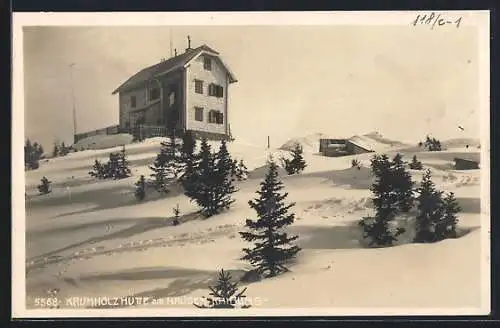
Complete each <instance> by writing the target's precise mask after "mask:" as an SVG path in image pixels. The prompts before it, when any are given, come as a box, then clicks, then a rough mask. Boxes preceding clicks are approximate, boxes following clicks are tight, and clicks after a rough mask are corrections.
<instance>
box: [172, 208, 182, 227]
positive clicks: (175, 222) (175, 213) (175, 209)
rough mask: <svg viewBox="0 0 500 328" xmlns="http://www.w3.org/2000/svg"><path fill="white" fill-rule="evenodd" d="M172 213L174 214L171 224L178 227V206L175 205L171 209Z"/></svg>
mask: <svg viewBox="0 0 500 328" xmlns="http://www.w3.org/2000/svg"><path fill="white" fill-rule="evenodd" d="M172 210H173V212H174V220H173V224H174V225H179V223H180V213H181V211H180V209H179V204H177V206H176V207H174V208H173V209H172Z"/></svg>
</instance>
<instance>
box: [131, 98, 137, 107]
mask: <svg viewBox="0 0 500 328" xmlns="http://www.w3.org/2000/svg"><path fill="white" fill-rule="evenodd" d="M135 106H137V99H136V98H135V96H131V97H130V107H132V108H135Z"/></svg>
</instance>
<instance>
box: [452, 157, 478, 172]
mask: <svg viewBox="0 0 500 328" xmlns="http://www.w3.org/2000/svg"><path fill="white" fill-rule="evenodd" d="M454 161H455V169H456V170H477V169H479V159H475V158H462V157H455V158H454Z"/></svg>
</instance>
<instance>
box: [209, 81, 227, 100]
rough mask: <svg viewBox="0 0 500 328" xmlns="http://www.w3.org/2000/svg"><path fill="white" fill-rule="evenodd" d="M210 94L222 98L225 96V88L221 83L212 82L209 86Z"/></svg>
mask: <svg viewBox="0 0 500 328" xmlns="http://www.w3.org/2000/svg"><path fill="white" fill-rule="evenodd" d="M208 95H209V96H214V97H217V98H222V97H224V88H223V87H221V86H220V85H217V84H213V83H212V84H210V85H209V86H208Z"/></svg>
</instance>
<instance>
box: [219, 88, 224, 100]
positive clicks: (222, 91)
mask: <svg viewBox="0 0 500 328" xmlns="http://www.w3.org/2000/svg"><path fill="white" fill-rule="evenodd" d="M219 97H221V98H222V97H224V88H223V87H220V94H219Z"/></svg>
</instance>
